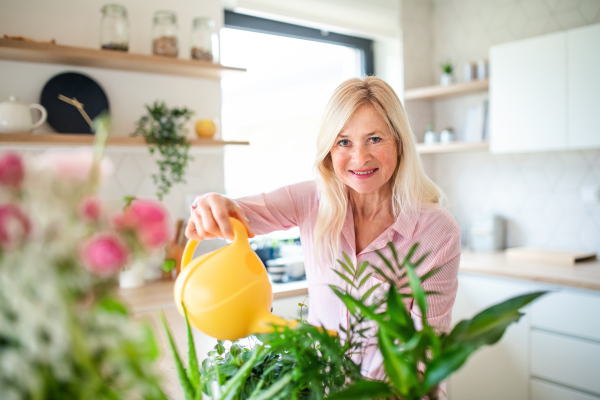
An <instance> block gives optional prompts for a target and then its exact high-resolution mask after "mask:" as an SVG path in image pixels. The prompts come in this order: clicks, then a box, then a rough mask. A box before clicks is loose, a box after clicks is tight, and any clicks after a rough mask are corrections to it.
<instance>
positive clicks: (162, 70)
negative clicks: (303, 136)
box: [0, 39, 246, 80]
mask: <svg viewBox="0 0 600 400" xmlns="http://www.w3.org/2000/svg"><path fill="white" fill-rule="evenodd" d="M0 59H1V60H11V61H28V62H37V63H46V64H64V65H76V66H80V67H94V68H104V69H115V70H120V71H135V72H149V73H154V74H167V75H179V76H191V77H196V78H207V79H217V80H218V79H221V78H223V77H225V76H228V75H231V74H238V73H240V72H244V71H246V70H245V69H244V68H234V67H224V66H222V65H220V64H213V63H211V62H208V61H201V60H183V59H179V58H170V57H161V56H152V55H144V54H132V53H128V52H121V51H114V50H97V49H90V48H85V47H72V46H59V45H54V44H46V43H35V42H25V41H20V40H11V39H0Z"/></svg>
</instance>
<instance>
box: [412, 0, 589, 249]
mask: <svg viewBox="0 0 600 400" xmlns="http://www.w3.org/2000/svg"><path fill="white" fill-rule="evenodd" d="M430 4H431V36H432V53H431V61H430V63H431V64H430V69H429V76H430V77H431V81H430V82H429V84H431V85H433V84H436V83H437V82H439V76H440V68H439V63H440V62H441V61H445V60H447V59H451V60H452V62H453V63H454V64H455V65H456V66H458V67H459V68H458V70H457V74H456V76H457V78H459V80H460V77H461V76H462V74H461V72H462V65H463V63H464V62H466V61H476V60H478V59H481V58H487V57H488V50H489V48H490V46H492V45H495V44H499V43H504V42H510V41H513V40H518V39H523V38H527V37H532V36H537V35H543V34H547V33H552V32H557V31H561V30H566V29H571V28H575V27H578V26H583V25H588V24H593V23H598V22H600V0H503V1H499V0H435V1H431V3H430ZM415 15H416V14H415ZM403 22H404V23H405V25H404V26H403V30H404V32H405V34H406V32H413V31H418V29H419V26H418V25H419V24H420V22H419V19H418V18H413V17H411V16H408V17H405V18H403ZM405 47H406V46H405ZM421 66H422V63H421V61H420V60H419V62H418V63H416V61H415V58H413V57H409V56H408V55H406V56H405V69H406V70H410V69H411V68H417V67H421ZM407 87H412V86H408V83H407ZM486 97H487V94H476V95H469V96H464V97H457V98H450V99H444V100H438V101H434V102H432V103H431V106H430V107H431V108H430V110H429V112H430V115H431V117H432V119H433V121H434V122H435V125H436V131H437V132H439V131H440V130H441V129H443V128H444V127H446V126H453V127H454V128H455V130H456V131H457V132H458V134H459V137H460V135H461V134H462V127H463V126H464V121H465V117H466V113H467V108H468V106H469V105H470V104H475V103H478V102H480V101H482V100H483V99H485V98H486ZM407 109H409V117H411V119H413V117H414V118H415V119H418V118H419V115H423V114H426V111H425V112H424V111H422V110H421V111H420V113H421V114H415V113H413V111H412V110H411V109H410V107H409V106H407ZM416 128H418V129H417V133H418V135H421V136H422V134H423V131H424V126H418V127H416ZM419 130H420V131H419ZM427 157H428V158H429V159H430V160H431V162H432V163H434V170H435V172H434V174H433V177H434V180H435V181H436V182H437V183H438V184H439V185H441V186H442V188H443V189H444V190H445V192H446V194H447V195H448V197H449V201H450V211H451V212H452V214H453V215H454V217H455V218H456V219H457V221H458V223H459V225H460V226H461V228H463V229H465V230H466V229H467V228H468V227H469V226H470V223H471V221H472V219H473V217H474V215H475V214H476V213H477V211H479V210H480V209H482V208H488V209H490V210H491V211H493V212H496V213H498V214H499V215H502V216H504V217H505V218H507V219H508V238H507V239H508V245H509V246H510V247H514V246H541V247H555V248H571V249H586V250H591V251H600V206H599V205H585V204H583V203H582V201H581V198H580V194H579V191H580V188H581V187H582V186H584V185H600V151H599V150H587V151H562V152H548V153H535V154H534V153H532V154H519V155H501V156H495V155H491V154H488V153H466V154H449V155H436V156H427ZM465 236H466V235H465Z"/></svg>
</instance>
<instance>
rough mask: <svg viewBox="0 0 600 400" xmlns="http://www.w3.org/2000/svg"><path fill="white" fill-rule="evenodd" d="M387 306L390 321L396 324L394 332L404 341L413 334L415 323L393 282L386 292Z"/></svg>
mask: <svg viewBox="0 0 600 400" xmlns="http://www.w3.org/2000/svg"><path fill="white" fill-rule="evenodd" d="M387 306H388V308H387V310H388V312H387V314H389V316H390V321H391V322H392V323H393V324H394V325H396V326H397V328H396V333H397V334H398V336H399V337H400V339H401V340H402V341H403V342H406V341H407V340H409V339H410V338H411V337H412V336H413V335H414V333H415V324H414V321H413V320H412V318H411V316H410V314H409V312H408V310H407V309H406V307H405V306H404V303H403V302H402V298H401V297H400V295H399V293H398V291H397V289H396V285H394V284H393V283H392V285H391V287H390V291H389V293H388V300H387Z"/></svg>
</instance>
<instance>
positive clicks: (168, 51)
mask: <svg viewBox="0 0 600 400" xmlns="http://www.w3.org/2000/svg"><path fill="white" fill-rule="evenodd" d="M177 36H178V27H177V15H176V14H175V13H174V12H173V11H164V10H161V11H157V12H155V13H154V25H153V27H152V53H153V54H156V55H159V56H167V57H177V53H178V45H177Z"/></svg>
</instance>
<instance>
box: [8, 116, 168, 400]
mask: <svg viewBox="0 0 600 400" xmlns="http://www.w3.org/2000/svg"><path fill="white" fill-rule="evenodd" d="M95 122H96V127H97V130H96V145H95V149H94V155H93V156H92V154H91V153H75V154H74V153H68V154H64V153H62V154H61V153H46V154H44V155H42V156H41V157H39V158H38V159H37V160H33V159H25V158H23V157H21V156H19V155H17V154H5V155H2V156H0V393H1V394H2V396H1V397H2V399H5V400H8V399H49V398H61V399H124V398H132V397H139V398H144V399H164V398H165V396H164V395H163V393H162V391H161V389H160V387H159V385H158V379H157V376H156V375H155V373H154V371H153V360H155V359H156V357H157V355H158V348H157V345H156V343H155V341H154V337H153V335H152V332H151V331H150V330H149V328H147V327H142V326H138V325H137V324H134V323H133V322H132V321H131V320H130V318H129V317H128V315H127V311H126V309H125V307H124V306H123V305H122V304H121V303H120V302H119V301H118V300H117V299H115V298H114V297H112V296H111V290H112V289H113V287H114V286H115V279H114V277H115V275H116V274H118V273H119V271H121V270H122V269H123V268H125V267H126V266H128V265H130V264H131V263H132V262H134V261H135V260H136V259H139V258H141V257H145V256H146V255H147V254H148V253H150V252H152V251H154V250H156V249H160V248H162V247H163V246H164V244H165V243H166V241H167V238H168V228H167V227H168V226H169V223H168V220H167V219H168V218H167V215H166V213H165V211H164V209H163V208H162V206H160V205H159V204H156V203H153V202H149V201H141V200H133V201H129V204H127V206H126V207H125V209H124V210H123V211H122V212H120V213H119V214H118V215H116V216H112V215H110V213H109V212H107V210H105V209H103V206H102V204H101V202H100V201H99V199H98V198H97V197H96V196H95V195H94V192H95V189H96V187H97V185H98V181H99V179H100V175H101V173H104V172H105V171H106V168H104V165H102V168H101V163H100V160H101V159H102V149H103V147H104V142H105V140H106V135H107V133H108V124H107V122H108V121H106V120H100V121H95Z"/></svg>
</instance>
